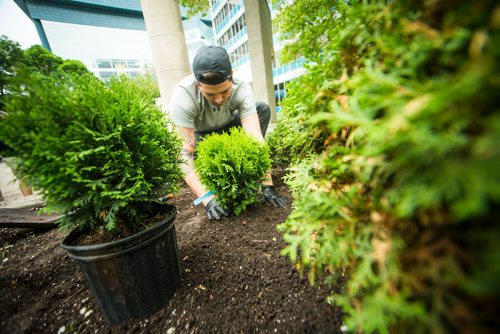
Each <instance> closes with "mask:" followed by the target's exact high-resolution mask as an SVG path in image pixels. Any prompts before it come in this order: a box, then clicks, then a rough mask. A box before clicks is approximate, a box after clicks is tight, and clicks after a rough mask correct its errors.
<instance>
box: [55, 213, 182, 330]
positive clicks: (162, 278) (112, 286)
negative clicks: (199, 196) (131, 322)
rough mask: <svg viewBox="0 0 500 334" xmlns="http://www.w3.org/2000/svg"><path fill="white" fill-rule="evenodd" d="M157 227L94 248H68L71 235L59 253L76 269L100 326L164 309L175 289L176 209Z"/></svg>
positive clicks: (75, 235)
mask: <svg viewBox="0 0 500 334" xmlns="http://www.w3.org/2000/svg"><path fill="white" fill-rule="evenodd" d="M163 210H165V211H166V213H167V215H166V216H165V218H164V220H162V221H161V222H160V223H158V224H157V225H155V226H153V227H151V228H149V229H147V230H144V231H141V232H139V233H137V234H135V235H132V236H130V237H127V238H124V239H121V240H117V241H113V242H109V243H104V244H97V245H86V246H82V245H74V242H75V240H76V239H77V238H78V237H79V236H80V235H81V234H82V233H84V232H81V231H73V232H72V233H70V234H69V235H68V236H67V237H66V238H65V239H64V240H63V242H62V247H63V249H65V250H66V251H67V252H68V253H69V254H70V256H71V257H73V258H74V259H75V260H76V261H77V262H78V264H79V265H80V268H81V270H82V271H83V273H84V275H85V278H86V279H87V282H88V284H89V285H90V288H91V290H92V293H93V294H94V297H95V299H96V302H97V304H98V305H99V308H100V309H101V312H102V314H103V315H104V318H105V319H106V321H107V322H108V323H110V324H119V323H121V322H123V321H125V320H128V319H130V318H137V317H142V316H146V315H150V314H153V313H155V312H156V311H158V310H159V309H160V308H162V307H163V306H165V305H166V303H167V302H168V301H169V300H170V298H171V297H172V295H173V294H174V292H175V290H176V289H177V287H178V286H179V283H180V278H181V268H180V261H179V251H178V247H177V236H176V232H175V224H174V221H175V216H176V209H175V207H173V206H171V205H165V207H164V208H163V207H162V211H163Z"/></svg>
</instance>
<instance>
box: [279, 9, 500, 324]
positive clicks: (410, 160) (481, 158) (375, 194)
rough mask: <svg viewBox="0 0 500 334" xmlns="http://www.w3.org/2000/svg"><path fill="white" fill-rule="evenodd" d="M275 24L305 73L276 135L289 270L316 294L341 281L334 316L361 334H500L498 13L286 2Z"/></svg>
mask: <svg viewBox="0 0 500 334" xmlns="http://www.w3.org/2000/svg"><path fill="white" fill-rule="evenodd" d="M298 13H300V15H298ZM278 19H279V20H280V23H281V25H280V27H281V29H283V31H282V32H283V35H284V36H285V38H287V39H289V40H294V41H296V42H295V43H292V44H290V45H289V46H288V50H287V51H285V52H286V56H287V57H296V56H305V57H307V59H308V60H309V65H308V66H309V70H308V72H307V74H306V75H304V76H303V77H301V78H300V79H298V80H297V81H296V82H295V83H294V84H293V87H292V88H291V90H290V91H289V92H288V94H289V97H288V98H287V99H286V100H285V101H284V104H283V109H282V112H281V113H280V114H281V118H280V120H279V121H278V126H277V128H276V130H275V132H274V135H273V145H274V148H273V149H274V150H275V154H278V155H279V158H280V159H282V160H287V161H288V162H290V163H291V165H290V173H289V174H288V176H287V183H288V184H289V186H290V189H291V191H292V194H293V198H294V204H293V211H292V213H291V215H290V216H289V217H288V219H287V220H286V222H285V223H283V224H281V225H280V226H279V230H280V231H281V232H282V233H283V237H284V239H285V240H286V241H287V243H288V246H287V247H286V249H284V250H283V254H286V255H288V256H289V257H290V259H291V260H292V261H293V262H295V263H296V265H297V267H298V268H299V269H300V270H301V271H306V270H307V272H308V275H309V278H310V280H311V282H314V281H315V279H316V278H317V277H318V275H319V274H323V273H325V272H326V273H327V274H328V279H329V280H330V281H335V280H336V279H338V278H339V277H343V276H345V277H347V283H346V285H345V289H344V291H341V292H339V293H335V294H332V295H331V296H330V297H329V299H328V300H329V301H330V302H331V303H335V304H337V305H340V306H342V307H343V309H344V310H345V311H346V314H347V315H346V319H345V322H346V324H347V325H348V326H349V327H350V328H351V329H355V330H356V331H360V332H367V333H372V332H379V333H387V332H395V333H396V332H400V333H402V332H412V333H429V332H433V333H442V332H485V331H486V330H487V327H490V328H491V327H492V325H494V324H496V325H498V320H496V317H495V315H494V311H493V309H494V308H495V305H496V306H498V305H497V304H496V301H497V300H498V297H500V289H499V287H498V284H497V283H496V282H498V280H499V279H500V265H499V261H498V260H499V259H500V246H499V244H498V242H497V240H498V238H499V237H500V226H499V214H498V212H499V211H498V209H499V204H500V183H499V182H500V152H499V146H498V143H500V110H499V108H500V103H499V102H500V101H499V94H498V92H499V91H500V90H499V89H500V81H499V79H498V78H499V77H500V72H499V62H498V59H499V55H500V34H499V29H500V7H499V6H498V4H495V2H494V1H487V0H480V1H461V2H453V1H435V2H419V1H387V2H384V1H349V2H346V1H330V0H328V1H327V0H314V1H294V2H286V4H285V5H283V7H282V10H281V13H280V15H279V17H278ZM290 129H293V130H290ZM299 130H300V131H299ZM290 154H296V155H297V156H296V160H294V161H290V158H289V156H290Z"/></svg>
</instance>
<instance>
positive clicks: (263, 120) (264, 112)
mask: <svg viewBox="0 0 500 334" xmlns="http://www.w3.org/2000/svg"><path fill="white" fill-rule="evenodd" d="M255 106H256V107H257V115H258V116H259V123H260V130H261V131H262V137H265V136H266V131H267V126H268V125H269V120H270V119H271V110H270V109H269V106H268V105H267V104H266V103H264V102H255ZM237 126H241V120H240V113H239V111H236V112H235V117H234V119H233V120H232V121H231V122H230V123H229V124H227V125H225V126H224V127H222V128H220V129H215V130H211V131H203V132H196V131H195V133H194V136H195V138H196V142H199V141H200V140H201V139H203V137H205V136H206V135H209V134H211V133H222V132H229V129H231V128H232V127H237Z"/></svg>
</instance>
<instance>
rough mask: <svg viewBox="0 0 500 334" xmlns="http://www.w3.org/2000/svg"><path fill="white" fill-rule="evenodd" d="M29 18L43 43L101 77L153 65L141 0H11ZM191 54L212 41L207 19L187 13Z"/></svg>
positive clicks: (134, 73) (145, 69)
mask: <svg viewBox="0 0 500 334" xmlns="http://www.w3.org/2000/svg"><path fill="white" fill-rule="evenodd" d="M14 1H15V2H16V4H17V5H18V6H19V7H20V8H21V9H22V10H23V11H24V12H25V13H26V14H27V15H28V17H30V18H31V20H32V21H33V22H34V24H35V27H36V29H37V32H38V35H39V36H40V40H41V41H42V45H43V46H44V47H45V48H47V49H49V50H51V51H52V52H53V53H54V54H56V55H58V56H60V57H62V58H65V59H77V60H80V61H82V62H83V63H84V64H85V66H87V68H88V69H89V70H90V71H91V72H93V73H94V74H95V75H96V76H98V77H99V78H101V79H103V80H108V79H109V78H110V77H111V76H113V75H116V74H126V75H128V76H130V77H135V76H138V75H141V74H144V73H146V72H148V71H149V70H151V69H152V55H151V49H150V45H149V38H148V35H147V32H146V26H145V24H144V18H143V15H142V9H141V5H140V0H78V1H73V0H14ZM181 14H184V15H183V25H184V32H185V35H186V43H187V47H188V52H189V55H190V57H192V56H193V55H194V53H195V52H196V50H197V49H198V48H199V47H200V46H201V45H211V44H213V38H212V27H211V21H210V19H207V18H202V17H194V18H190V19H186V15H185V14H186V10H185V9H184V8H181Z"/></svg>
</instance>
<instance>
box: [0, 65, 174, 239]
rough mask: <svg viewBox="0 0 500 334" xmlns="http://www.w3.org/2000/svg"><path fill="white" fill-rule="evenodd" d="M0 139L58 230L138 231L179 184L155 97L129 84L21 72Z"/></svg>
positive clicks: (171, 139) (170, 133)
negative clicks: (57, 218)
mask: <svg viewBox="0 0 500 334" xmlns="http://www.w3.org/2000/svg"><path fill="white" fill-rule="evenodd" d="M9 89H10V91H11V94H9V96H8V97H7V99H6V111H7V112H8V116H7V117H6V118H5V119H4V120H3V121H2V122H0V137H1V139H2V140H3V141H5V143H6V144H7V145H9V146H10V147H11V148H12V149H13V150H14V155H15V156H16V161H17V171H18V172H19V173H20V175H23V177H24V178H25V180H26V181H27V182H28V183H29V184H31V185H33V187H34V188H36V189H39V190H40V191H41V195H42V196H43V198H44V200H45V201H46V203H47V210H56V211H57V212H60V213H62V214H64V216H63V220H62V221H61V222H60V225H61V227H63V228H74V227H79V228H85V227H90V228H93V229H98V228H105V229H107V230H111V231H117V232H120V233H122V234H124V235H127V234H131V233H134V232H135V231H137V230H141V229H142V228H143V227H144V226H143V225H141V224H142V221H143V219H144V218H145V217H146V216H148V215H149V214H150V213H151V211H152V208H153V206H154V203H155V202H157V199H158V198H159V197H161V196H162V195H164V194H165V193H166V192H171V191H175V190H176V189H177V187H178V181H180V179H181V178H182V173H181V170H180V163H181V157H180V141H179V139H178V138H177V136H176V135H175V134H174V132H173V131H171V130H170V128H171V127H170V124H169V122H167V121H166V120H165V118H164V114H163V112H162V111H161V110H160V109H159V108H158V107H157V106H156V105H155V103H154V97H153V96H152V95H151V94H150V93H149V92H148V91H147V90H144V89H141V88H139V87H138V86H136V85H134V84H133V83H132V82H131V80H129V79H127V78H124V77H120V78H113V79H112V80H111V81H110V82H109V83H107V84H105V83H103V82H101V81H100V80H98V79H97V78H96V77H94V76H93V75H91V74H85V73H84V74H81V75H76V74H68V73H64V72H57V71H56V72H54V73H52V74H51V75H44V74H42V73H40V72H33V71H31V70H30V69H26V68H25V69H24V70H23V69H19V70H18V73H17V75H16V77H15V80H14V81H13V82H11V85H10V86H9Z"/></svg>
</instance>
